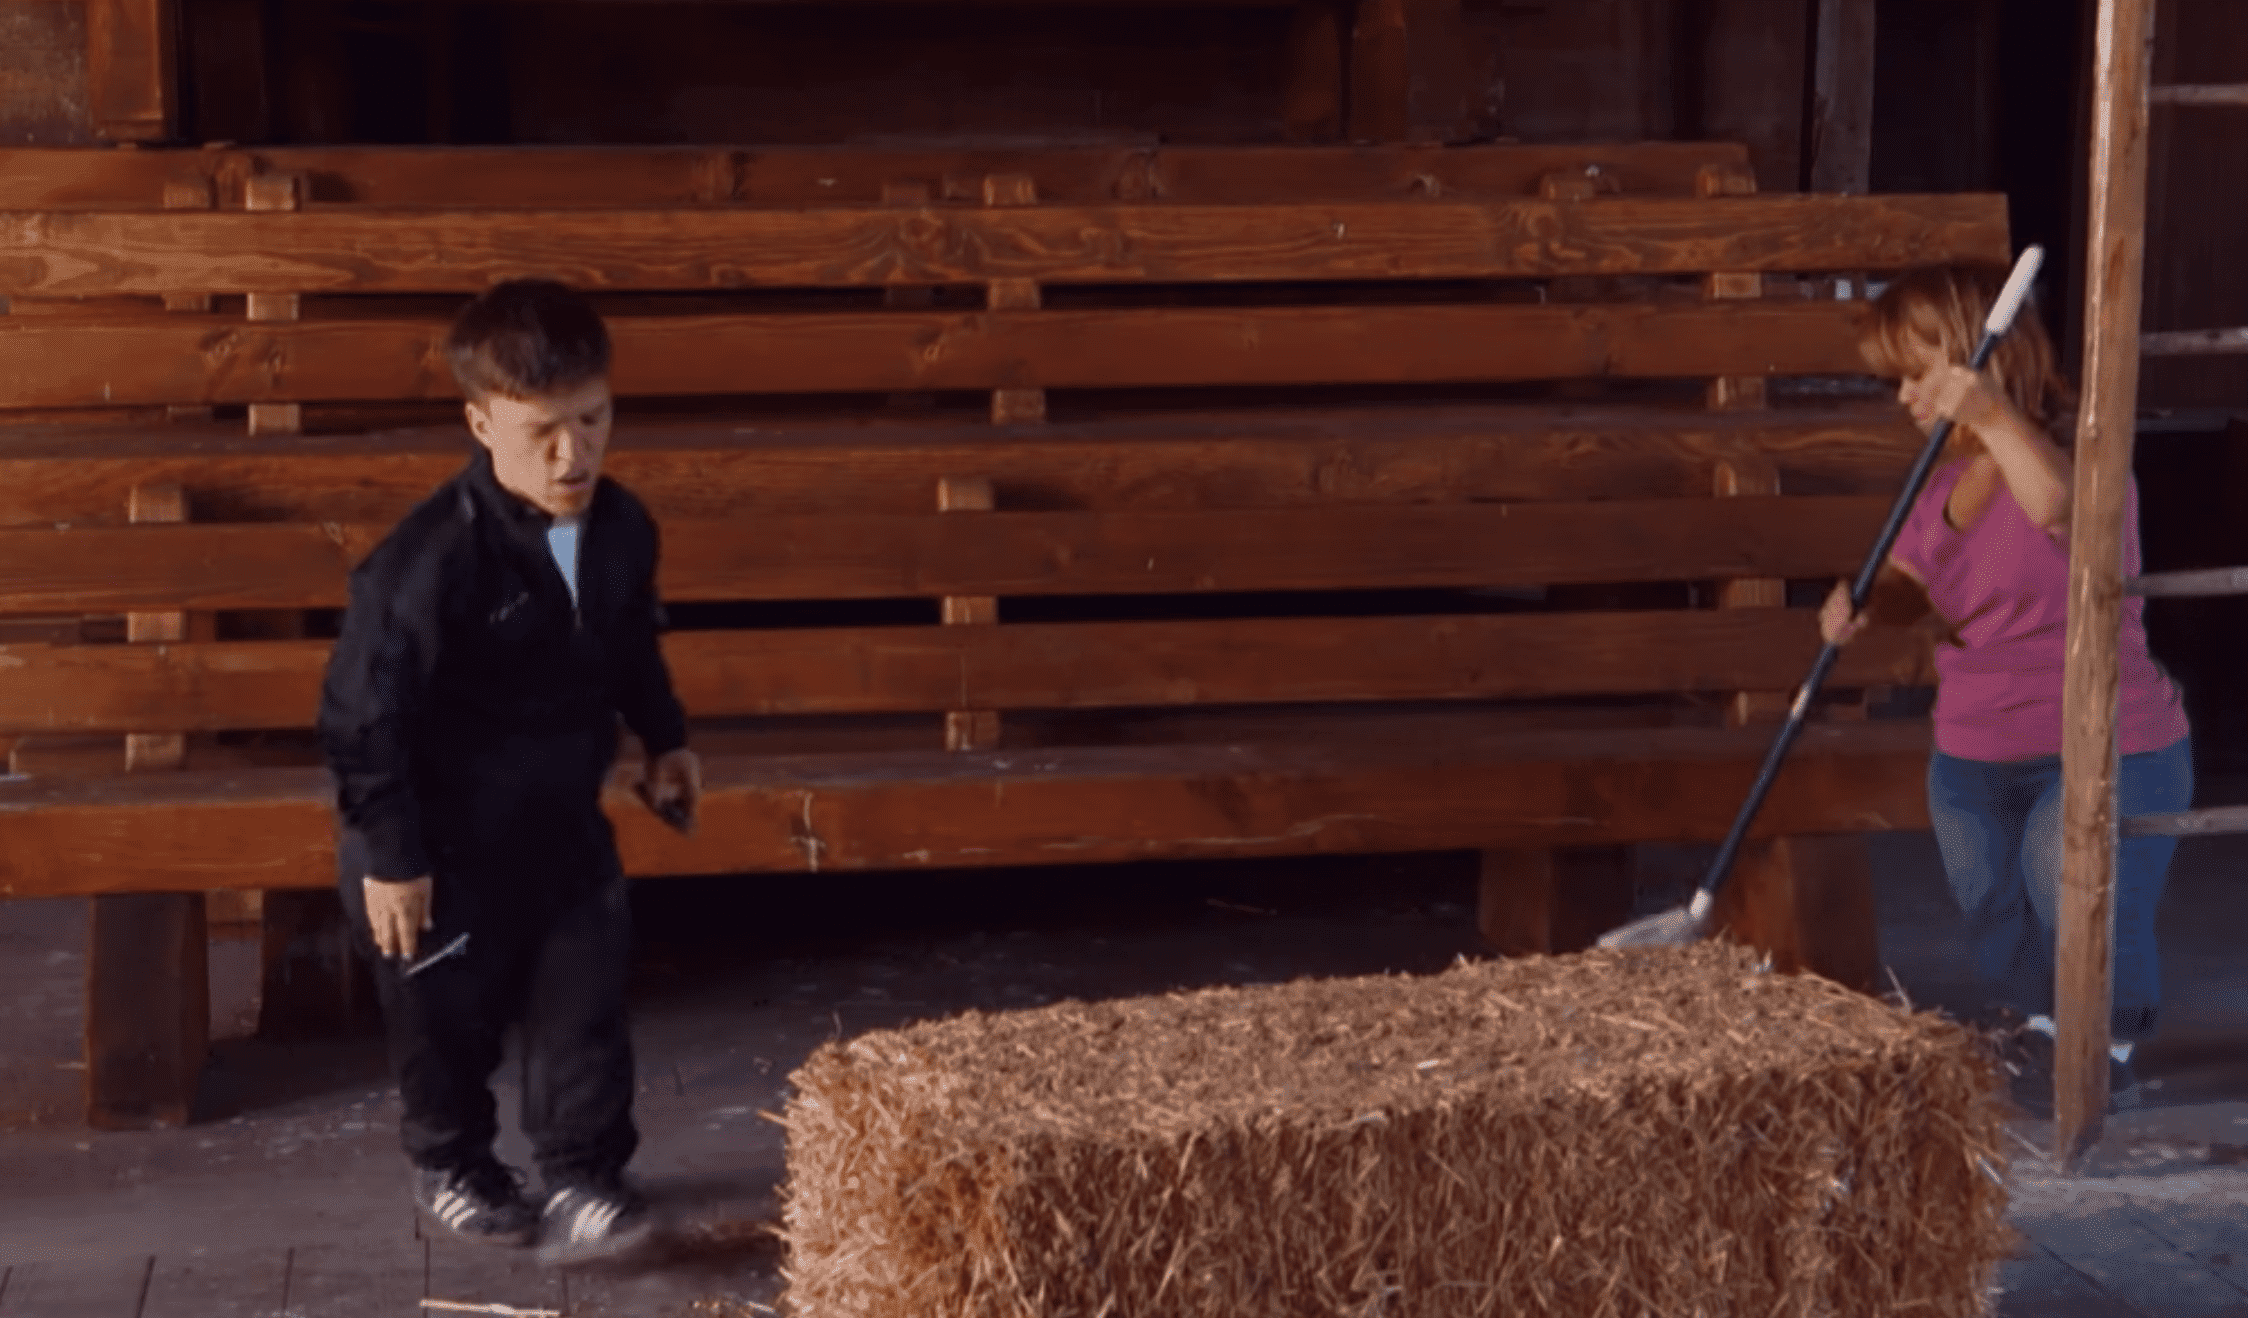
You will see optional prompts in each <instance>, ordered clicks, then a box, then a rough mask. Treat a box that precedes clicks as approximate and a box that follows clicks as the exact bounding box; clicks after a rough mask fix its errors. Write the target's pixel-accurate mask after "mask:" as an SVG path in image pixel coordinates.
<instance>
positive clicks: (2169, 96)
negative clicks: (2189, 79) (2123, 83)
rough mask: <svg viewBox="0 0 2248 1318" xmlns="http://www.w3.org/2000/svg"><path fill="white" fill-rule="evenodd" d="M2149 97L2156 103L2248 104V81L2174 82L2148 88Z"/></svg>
mask: <svg viewBox="0 0 2248 1318" xmlns="http://www.w3.org/2000/svg"><path fill="white" fill-rule="evenodd" d="M2147 99H2148V100H2149V101H2150V102H2151V103H2153V104H2155V105H2226V106H2248V83H2244V82H2235V83H2205V84H2199V85H2196V84H2192V83H2173V84H2171V85H2169V86H2167V87H2150V88H2148V89H2147Z"/></svg>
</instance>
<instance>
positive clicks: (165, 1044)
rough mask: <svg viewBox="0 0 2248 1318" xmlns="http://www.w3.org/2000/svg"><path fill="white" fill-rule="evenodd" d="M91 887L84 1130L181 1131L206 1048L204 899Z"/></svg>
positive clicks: (150, 777)
mask: <svg viewBox="0 0 2248 1318" xmlns="http://www.w3.org/2000/svg"><path fill="white" fill-rule="evenodd" d="M180 776H182V775H180V774H175V773H160V774H147V775H139V776H138V777H139V778H140V779H141V780H142V781H158V780H166V779H172V778H177V777H180ZM88 781H100V780H98V779H97V780H88ZM81 861H82V863H86V864H91V865H95V866H99V865H100V864H101V863H102V858H101V855H100V854H99V853H98V852H96V853H95V854H93V855H83V854H82V855H81ZM96 885H97V886H98V887H99V888H100V889H101V891H102V895H99V896H96V897H95V898H94V899H93V902H92V903H91V906H90V915H89V918H90V920H91V922H92V923H91V926H90V933H89V935H88V939H87V948H86V1023H85V1031H86V1046H85V1061H86V1089H85V1094H86V1124H87V1125H89V1126H92V1127H94V1128H96V1129H98V1130H137V1129H142V1128H145V1127H150V1126H170V1127H178V1126H184V1125H186V1124H187V1121H188V1117H189V1113H190V1110H191V1109H192V1107H193V1104H194V1100H195V1088H196V1084H197V1081H198V1080H199V1079H200V1077H201V1076H202V1073H203V1054H204V1051H205V1049H206V1048H207V1047H208V1046H209V1043H210V1025H211V999H210V992H211V979H210V964H209V956H210V934H209V931H208V930H207V929H206V927H205V925H204V910H203V894H202V893H201V892H199V891H194V892H176V891H175V892H135V891H133V887H134V885H133V884H132V883H131V881H130V880H127V881H126V882H125V883H122V884H115V885H112V884H109V883H107V882H102V881H98V880H97V881H96ZM216 886H220V887H230V886H233V885H230V884H220V885H216Z"/></svg>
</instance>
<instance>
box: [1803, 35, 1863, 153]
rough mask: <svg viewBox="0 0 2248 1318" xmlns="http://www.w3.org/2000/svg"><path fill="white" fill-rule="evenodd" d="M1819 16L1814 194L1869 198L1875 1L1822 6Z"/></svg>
mask: <svg viewBox="0 0 2248 1318" xmlns="http://www.w3.org/2000/svg"><path fill="white" fill-rule="evenodd" d="M1815 13H1816V18H1815V24H1816V26H1815V28H1814V35H1813V42H1814V47H1813V50H1812V56H1811V115H1810V123H1809V125H1808V128H1809V139H1810V140H1809V141H1807V142H1806V143H1804V151H1805V154H1806V155H1807V156H1808V157H1809V168H1808V170H1807V171H1806V173H1807V175H1808V181H1809V190H1810V191H1812V192H1842V193H1864V192H1866V191H1867V190H1868V189H1869V188H1870V187H1871V186H1872V174H1873V104H1874V101H1873V96H1874V91H1873V68H1874V59H1873V55H1874V39H1875V31H1874V29H1875V23H1874V0H1818V3H1817V8H1816V11H1815Z"/></svg>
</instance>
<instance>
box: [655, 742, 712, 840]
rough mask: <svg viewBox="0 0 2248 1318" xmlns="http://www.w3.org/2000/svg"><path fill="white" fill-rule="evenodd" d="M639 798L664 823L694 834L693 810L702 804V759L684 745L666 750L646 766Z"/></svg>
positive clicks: (682, 831)
mask: <svg viewBox="0 0 2248 1318" xmlns="http://www.w3.org/2000/svg"><path fill="white" fill-rule="evenodd" d="M640 799H641V800H643V801H645V802H647V804H648V808H649V809H650V810H653V811H655V812H656V815H657V817H658V818H660V819H662V820H663V821H664V822H665V823H667V824H669V825H671V826H672V827H673V828H675V829H678V830H679V831H680V832H681V833H693V832H694V831H695V810H696V808H697V807H698V806H700V805H701V804H702V761H701V760H699V759H697V758H696V757H695V753H694V752H693V751H691V750H688V749H687V748H686V747H684V746H681V747H680V748H679V749H678V750H675V751H670V752H668V753H666V754H665V755H663V756H662V757H661V758H659V759H658V760H656V761H655V762H654V763H653V764H650V765H649V766H648V774H647V777H646V779H645V780H643V781H642V783H641V785H640Z"/></svg>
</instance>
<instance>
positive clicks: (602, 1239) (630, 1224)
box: [539, 1177, 655, 1265]
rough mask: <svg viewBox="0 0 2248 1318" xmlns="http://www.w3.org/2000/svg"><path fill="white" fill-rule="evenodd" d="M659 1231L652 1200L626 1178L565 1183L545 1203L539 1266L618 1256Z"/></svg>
mask: <svg viewBox="0 0 2248 1318" xmlns="http://www.w3.org/2000/svg"><path fill="white" fill-rule="evenodd" d="M654 1229H655V1218H654V1215H653V1214H652V1213H651V1212H650V1211H649V1209H648V1201H647V1200H646V1199H644V1198H642V1197H641V1196H640V1193H639V1192H638V1191H637V1190H634V1189H633V1188H632V1187H631V1186H629V1185H627V1184H625V1182H624V1180H623V1178H621V1177H607V1178H602V1179H599V1180H592V1181H583V1182H575V1183H572V1184H569V1185H564V1186H561V1187H560V1188H558V1189H556V1190H555V1191H554V1192H553V1193H551V1194H549V1195H548V1196H547V1199H546V1210H545V1212H544V1214H543V1215H542V1220H541V1222H540V1224H539V1262H541V1263H545V1264H550V1265H552V1264H563V1263H589V1262H593V1261H595V1260H600V1259H611V1258H615V1257H617V1256H618V1255H620V1254H623V1253H626V1252H628V1251H630V1250H631V1249H633V1248H634V1247H635V1246H637V1245H639V1244H640V1243H641V1242H642V1241H644V1240H646V1239H647V1238H648V1237H649V1235H650V1234H651V1233H652V1232H653V1231H654Z"/></svg>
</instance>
